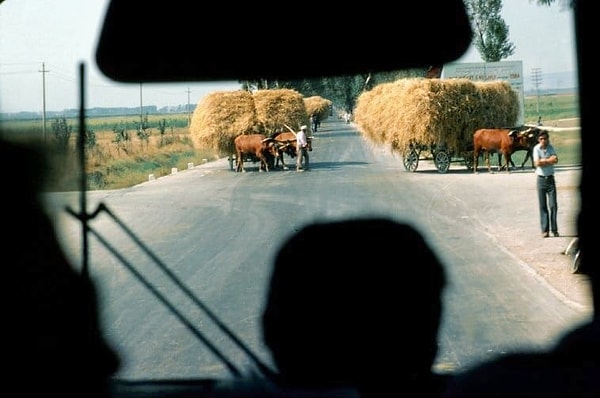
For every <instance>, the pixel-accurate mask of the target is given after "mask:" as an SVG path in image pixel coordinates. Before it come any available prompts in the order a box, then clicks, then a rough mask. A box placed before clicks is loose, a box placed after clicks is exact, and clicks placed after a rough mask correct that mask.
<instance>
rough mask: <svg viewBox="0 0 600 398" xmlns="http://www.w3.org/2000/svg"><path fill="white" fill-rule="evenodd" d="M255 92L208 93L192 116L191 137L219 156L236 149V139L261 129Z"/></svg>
mask: <svg viewBox="0 0 600 398" xmlns="http://www.w3.org/2000/svg"><path fill="white" fill-rule="evenodd" d="M257 125H258V118H257V115H256V108H255V106H254V98H253V96H252V93H250V92H249V91H244V90H237V91H216V92H213V93H210V94H207V95H206V96H204V97H203V98H202V99H201V100H200V102H199V103H198V105H197V106H196V109H195V110H194V113H193V115H192V120H191V123H190V136H191V138H192V142H193V143H194V146H195V147H196V148H200V149H208V150H213V151H214V152H215V156H216V157H221V156H223V155H229V154H232V153H234V152H235V148H234V145H233V140H234V139H235V137H237V136H238V135H241V134H252V133H255V132H257V131H256V128H257Z"/></svg>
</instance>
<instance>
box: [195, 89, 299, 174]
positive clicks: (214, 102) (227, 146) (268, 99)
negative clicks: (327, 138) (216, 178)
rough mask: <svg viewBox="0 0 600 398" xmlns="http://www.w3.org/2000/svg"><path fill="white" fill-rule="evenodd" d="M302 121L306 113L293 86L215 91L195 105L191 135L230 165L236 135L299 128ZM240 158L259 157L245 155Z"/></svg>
mask: <svg viewBox="0 0 600 398" xmlns="http://www.w3.org/2000/svg"><path fill="white" fill-rule="evenodd" d="M303 124H308V114H307V111H306V106H305V103H304V99H303V97H302V95H301V94H300V93H298V92H297V91H295V90H290V89H276V90H258V91H255V92H250V91H244V90H238V91H218V92H213V93H210V94H208V95H206V96H205V97H203V98H202V100H201V101H200V102H199V103H198V105H197V106H196V109H195V110H194V114H193V116H192V121H191V124H190V135H191V137H192V140H193V143H194V146H195V147H196V148H201V149H208V150H211V151H213V152H214V156H215V158H221V157H224V156H227V157H228V160H229V167H230V168H231V169H233V165H234V163H235V161H236V160H237V159H235V156H236V155H235V147H234V140H235V138H236V137H237V136H239V135H242V134H264V135H265V137H270V136H271V135H272V134H274V133H275V132H278V131H280V130H281V128H282V126H290V128H292V129H300V126H301V125H303ZM242 161H244V162H246V161H252V162H254V163H256V162H257V161H258V160H257V159H255V158H254V157H253V156H248V157H247V158H246V159H242Z"/></svg>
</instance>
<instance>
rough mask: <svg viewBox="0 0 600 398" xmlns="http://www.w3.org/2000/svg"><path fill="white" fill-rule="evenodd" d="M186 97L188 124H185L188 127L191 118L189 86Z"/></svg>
mask: <svg viewBox="0 0 600 398" xmlns="http://www.w3.org/2000/svg"><path fill="white" fill-rule="evenodd" d="M187 97H188V102H187V109H186V110H187V117H188V124H187V126H188V127H190V125H191V124H192V119H191V116H190V88H189V87H188V88H187Z"/></svg>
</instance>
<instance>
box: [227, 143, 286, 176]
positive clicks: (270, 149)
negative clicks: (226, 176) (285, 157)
mask: <svg viewBox="0 0 600 398" xmlns="http://www.w3.org/2000/svg"><path fill="white" fill-rule="evenodd" d="M233 142H234V145H235V156H236V168H235V171H242V172H245V171H246V170H244V158H245V157H246V156H248V155H250V156H254V157H256V159H258V160H259V161H260V164H259V166H258V170H259V171H263V169H264V170H265V171H269V163H270V161H271V160H272V159H274V158H277V157H278V156H279V151H278V149H277V144H276V142H275V140H274V139H273V138H267V137H266V136H265V135H264V134H244V135H238V136H237V137H235V140H234V141H233Z"/></svg>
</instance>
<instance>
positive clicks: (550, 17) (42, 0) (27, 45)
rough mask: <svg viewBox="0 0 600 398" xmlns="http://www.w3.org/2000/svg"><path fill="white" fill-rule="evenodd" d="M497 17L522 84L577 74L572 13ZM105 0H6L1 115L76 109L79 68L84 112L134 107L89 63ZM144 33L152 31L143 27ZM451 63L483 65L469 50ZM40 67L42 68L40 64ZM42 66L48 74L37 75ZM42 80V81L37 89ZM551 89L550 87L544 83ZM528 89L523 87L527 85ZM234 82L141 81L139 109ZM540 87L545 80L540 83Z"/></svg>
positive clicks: (133, 96)
mask: <svg viewBox="0 0 600 398" xmlns="http://www.w3.org/2000/svg"><path fill="white" fill-rule="evenodd" d="M503 3H504V6H503V9H502V17H503V18H504V20H505V22H506V23H507V25H508V26H509V32H510V40H511V41H512V42H513V43H514V44H515V47H516V51H515V54H514V55H513V56H511V57H510V58H508V59H507V60H522V61H523V75H524V77H525V80H526V81H527V78H528V77H529V76H530V75H531V71H532V69H533V68H541V71H542V73H543V74H549V73H558V72H572V73H573V74H575V71H576V59H575V36H574V30H573V13H572V12H571V11H570V10H563V9H561V7H560V6H559V5H558V4H556V5H553V6H552V7H541V6H537V5H535V2H533V3H532V2H530V1H529V0H504V1H503ZM108 4H109V0H93V1H85V0H5V1H4V2H2V3H0V113H1V112H20V111H34V112H39V111H41V110H42V107H43V98H44V95H43V91H44V90H43V88H44V87H45V98H46V110H48V111H62V110H63V109H67V108H78V107H79V99H78V91H79V88H78V87H79V76H78V74H79V72H78V69H79V65H80V63H82V62H83V63H84V64H85V65H86V99H85V101H86V107H88V108H91V107H114V106H125V107H138V106H139V105H140V86H139V85H138V84H129V85H127V84H121V83H114V82H112V81H110V80H109V79H107V78H105V77H104V76H103V75H102V73H101V72H100V71H99V70H98V68H97V67H96V64H95V61H94V53H95V46H96V44H97V40H98V34H99V30H100V27H101V24H102V20H103V17H104V12H105V9H106V7H107V6H108ZM149 25H150V26H149V27H148V28H150V29H151V28H152V24H151V23H150V24H149ZM457 62H481V58H480V57H479V53H478V52H477V51H476V50H475V49H470V50H468V51H467V52H466V53H465V55H464V56H463V57H462V58H460V59H459V60H457ZM42 64H43V66H42ZM42 68H43V69H44V70H47V71H48V73H42V72H41V71H42ZM43 76H45V84H43ZM545 83H546V85H547V84H552V83H551V82H545ZM525 86H526V87H527V83H526V84H525ZM239 87H240V86H239V84H238V83H237V82H235V81H231V82H221V83H190V84H168V85H166V84H160V85H159V84H144V85H143V86H142V103H143V105H156V106H158V107H163V106H174V105H181V104H187V103H188V99H189V102H190V104H191V105H192V107H195V105H196V104H197V103H198V101H199V100H200V99H201V98H202V97H203V96H204V95H206V94H208V93H210V92H213V91H217V90H235V89H238V88H239ZM542 87H544V82H543V83H542Z"/></svg>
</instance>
